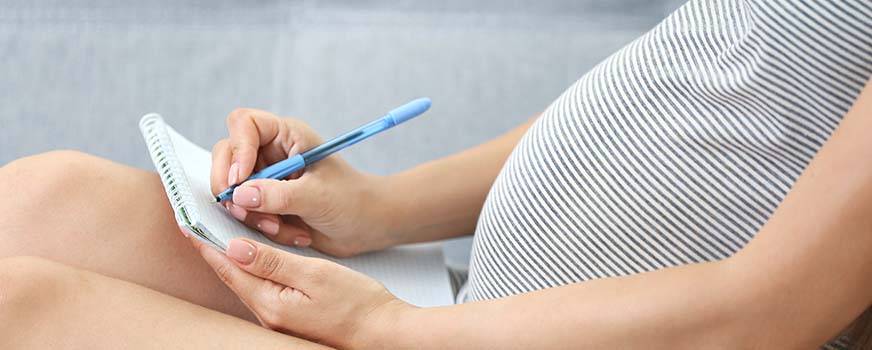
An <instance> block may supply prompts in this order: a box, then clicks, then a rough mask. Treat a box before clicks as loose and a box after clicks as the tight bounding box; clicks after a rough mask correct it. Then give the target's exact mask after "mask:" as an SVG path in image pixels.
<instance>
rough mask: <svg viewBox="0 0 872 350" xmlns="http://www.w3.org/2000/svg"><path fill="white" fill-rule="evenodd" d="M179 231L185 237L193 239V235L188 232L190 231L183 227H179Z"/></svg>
mask: <svg viewBox="0 0 872 350" xmlns="http://www.w3.org/2000/svg"><path fill="white" fill-rule="evenodd" d="M179 231H182V234H183V235H185V238H188V237H191V233H190V232H188V229H187V228H186V227H184V226H182V225H179Z"/></svg>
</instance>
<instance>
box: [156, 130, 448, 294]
mask: <svg viewBox="0 0 872 350" xmlns="http://www.w3.org/2000/svg"><path fill="white" fill-rule="evenodd" d="M164 125H165V126H166V129H167V132H168V134H169V136H170V139H171V140H172V143H173V147H174V148H175V152H176V157H177V158H178V160H179V161H180V163H181V164H182V167H183V169H184V171H185V174H186V175H187V176H186V177H187V179H188V182H189V186H190V189H191V192H192V195H193V198H194V199H195V203H196V206H197V213H198V215H199V217H198V218H197V219H198V221H199V224H200V225H201V227H202V228H205V230H206V231H208V233H209V234H211V235H212V236H213V237H214V238H215V239H216V240H217V241H220V242H222V243H223V245H224V246H225V247H226V245H227V243H228V242H229V241H230V240H231V239H233V238H236V237H245V238H249V239H252V240H255V241H258V242H262V243H265V244H269V245H271V246H274V247H278V248H280V249H283V250H286V251H289V252H291V253H294V254H300V255H305V256H312V257H319V258H324V259H328V260H332V261H335V262H338V263H340V264H342V265H345V266H347V267H349V268H351V269H354V270H356V271H359V272H362V273H364V274H366V275H369V276H370V277H372V278H375V279H376V280H378V281H379V282H381V283H382V284H383V285H384V286H385V287H386V288H387V289H388V290H389V291H391V293H393V294H394V295H396V296H397V297H398V298H400V299H402V300H404V301H406V302H409V303H411V304H414V305H417V306H422V307H426V306H441V305H450V304H452V303H453V293H452V291H451V282H450V281H449V279H448V273H447V270H446V267H445V263H444V260H443V257H442V249H441V246H440V245H439V244H438V243H426V244H415V245H408V246H403V247H396V248H392V249H388V250H385V251H381V252H375V253H369V254H364V255H360V256H355V257H351V258H345V259H337V258H333V257H330V256H327V255H324V254H321V253H319V252H317V251H315V250H312V249H298V248H292V247H286V246H282V245H279V244H276V243H273V242H272V241H270V240H268V239H266V238H265V237H264V236H263V235H261V234H260V233H259V232H257V231H255V230H253V229H251V228H249V227H247V226H245V225H243V224H242V223H240V222H239V221H237V220H236V219H235V218H233V216H231V215H230V213H228V212H227V210H225V209H224V208H223V207H222V206H221V205H220V204H218V203H215V202H213V201H212V198H213V195H212V192H211V191H210V186H209V182H210V179H209V177H210V169H211V161H212V157H211V153H210V152H208V151H206V150H205V149H203V148H201V147H199V146H197V145H196V144H194V143H192V142H190V141H188V140H187V139H186V138H185V137H183V136H182V135H180V134H179V133H177V132H176V131H175V130H173V129H172V128H171V127H169V125H166V124H164Z"/></svg>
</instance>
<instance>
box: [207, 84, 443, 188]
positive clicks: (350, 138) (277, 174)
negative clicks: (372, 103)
mask: <svg viewBox="0 0 872 350" xmlns="http://www.w3.org/2000/svg"><path fill="white" fill-rule="evenodd" d="M429 108H430V99H429V98H427V97H423V98H419V99H417V100H414V101H411V102H409V103H406V104H404V105H402V106H399V107H397V108H394V109H393V110H391V111H390V112H388V114H386V115H385V116H384V117H381V118H378V119H376V120H374V121H372V122H370V123H369V124H365V125H363V126H361V127H359V128H357V129H354V130H352V131H349V132H347V133H345V135H342V136H339V137H337V138H334V139H332V140H330V141H327V142H325V143H323V144H321V145H320V146H318V147H315V148H313V149H310V150H308V151H306V152H303V154H298V155H295V156H293V157H290V158H288V159H285V160H283V161H281V162H278V163H275V164H273V165H270V166H268V167H266V168H264V169H263V170H261V171H258V172H257V173H255V174H253V175H251V176H250V177H248V180H252V179H279V180H280V179H284V178H286V177H288V176H289V175H291V174H293V173H295V172H297V171H299V170H302V169H303V168H305V167H307V166H309V165H312V164H314V163H315V162H317V161H319V160H321V159H324V158H325V157H327V156H329V155H331V154H333V153H336V152H339V150H341V149H343V148H345V147H348V146H351V145H353V144H355V143H358V142H360V141H363V140H365V139H367V138H368V137H370V136H372V135H375V134H378V133H380V132H382V131H385V130H387V129H390V128H392V127H394V126H397V125H399V124H400V123H402V122H404V121H407V120H409V119H412V118H414V117H417V116H418V115H420V114H421V113H424V112H426V111H427V109H429ZM237 186H239V185H233V186H230V188H228V189H226V190H224V192H221V193H220V194H218V196H216V197H215V200H216V201H218V202H224V201H227V200H230V199H231V198H233V190H234V189H236V187H237Z"/></svg>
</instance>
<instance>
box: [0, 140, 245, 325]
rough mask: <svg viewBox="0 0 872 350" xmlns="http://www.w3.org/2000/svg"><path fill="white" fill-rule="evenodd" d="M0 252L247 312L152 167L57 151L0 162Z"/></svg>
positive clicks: (219, 308)
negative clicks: (184, 227)
mask: <svg viewBox="0 0 872 350" xmlns="http://www.w3.org/2000/svg"><path fill="white" fill-rule="evenodd" d="M0 184H2V186H0V198H3V201H0V242H2V243H0V258H3V257H10V256H20V255H35V256H40V257H44V258H47V259H49V260H53V261H57V262H60V263H63V264H66V265H70V266H74V267H78V268H81V269H85V270H90V271H94V272H96V273H99V274H103V275H106V276H109V277H113V278H117V279H122V280H126V281H130V282H133V283H137V284H140V285H142V286H145V287H148V288H151V289H154V290H157V291H160V292H163V293H166V294H169V295H171V296H174V297H177V298H181V299H184V300H188V301H191V302H193V303H195V304H199V305H202V306H205V307H207V308H210V309H214V310H217V311H221V312H224V313H227V314H230V315H234V316H237V317H242V318H245V319H249V320H254V317H253V316H252V315H251V314H250V312H249V311H248V310H247V309H246V308H245V306H244V305H243V304H242V303H241V302H240V301H239V300H238V299H237V297H236V296H235V295H234V294H233V293H232V292H231V291H230V290H229V289H227V288H226V287H225V286H224V284H222V283H221V281H219V280H218V278H216V277H215V274H214V273H213V272H212V270H211V269H210V268H209V267H208V266H207V265H206V264H205V263H204V262H203V261H202V259H201V258H200V256H199V255H198V254H197V253H196V252H195V251H194V250H193V249H192V248H191V247H190V243H189V242H188V241H187V240H186V239H185V238H184V237H183V236H182V235H181V233H180V232H179V229H178V226H177V225H176V223H175V221H174V219H173V213H172V210H171V208H170V207H169V204H168V202H167V199H166V195H165V194H164V192H163V187H162V186H161V184H160V179H159V178H158V177H157V175H156V174H154V173H150V172H147V171H142V170H139V169H135V168H131V167H128V166H124V165H120V164H117V163H112V162H109V161H106V160H103V159H100V158H96V157H93V156H89V155H86V154H83V153H79V152H72V151H57V152H50V153H45V154H41V155H37V156H33V157H28V158H23V159H20V160H17V161H14V162H12V163H9V164H8V165H6V166H5V167H3V168H0Z"/></svg>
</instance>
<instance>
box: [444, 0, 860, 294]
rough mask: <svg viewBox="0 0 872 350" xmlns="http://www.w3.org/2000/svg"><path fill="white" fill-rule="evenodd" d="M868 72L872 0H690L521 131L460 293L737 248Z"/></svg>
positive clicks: (630, 270) (529, 286) (509, 288)
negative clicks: (465, 282)
mask: <svg viewBox="0 0 872 350" xmlns="http://www.w3.org/2000/svg"><path fill="white" fill-rule="evenodd" d="M870 74H872V1H869V0H845V1H826V0H804V1H758V0H744V1H743V0H693V1H690V2H689V3H687V4H685V5H684V6H682V7H681V8H679V9H678V10H676V11H675V12H674V13H673V14H671V15H670V16H669V17H668V18H666V19H665V20H664V21H663V22H661V23H660V24H658V25H657V26H656V27H655V28H653V29H652V30H651V31H650V32H648V33H646V34H645V35H643V36H642V37H640V38H638V39H636V40H635V41H633V42H631V43H629V44H628V45H627V46H625V47H624V48H623V49H621V50H619V51H618V52H616V53H615V54H613V55H612V56H610V57H609V58H607V59H606V60H605V61H603V62H602V63H600V64H599V65H597V66H596V67H594V68H593V69H592V70H591V71H590V72H588V73H587V74H585V75H584V76H583V77H581V79H579V80H578V81H577V82H576V83H575V84H574V85H572V86H571V87H569V89H567V90H566V91H565V92H564V93H563V94H562V95H561V96H560V97H559V98H558V99H557V100H555V101H554V102H553V103H552V104H551V105H550V106H549V107H548V108H547V109H546V110H545V111H544V113H543V114H542V116H541V117H540V118H539V120H537V121H536V122H535V123H534V124H533V126H532V127H531V128H530V129H529V131H528V132H527V134H526V135H524V137H523V138H522V139H521V140H520V142H519V143H518V145H517V147H516V148H515V150H514V151H513V152H512V155H511V156H510V157H509V159H508V161H507V162H506V164H505V165H504V167H503V169H502V171H501V173H500V174H499V176H498V177H497V179H496V182H495V183H494V185H493V188H492V189H491V191H490V194H489V195H488V197H487V200H486V202H485V205H484V208H483V210H482V214H481V217H480V218H479V222H478V226H477V228H476V233H475V240H474V244H473V253H472V259H471V263H470V273H469V279H468V281H467V284H466V285H465V286H464V287H463V288H462V290H461V293H460V295H459V297H458V299H459V300H458V301H459V302H463V301H474V300H484V299H492V298H499V297H503V296H508V295H513V294H518V293H524V292H529V291H534V290H538V289H543V288H550V287H556V286H561V285H566V284H570V283H576V282H581V281H586V280H591V279H597V278H602V277H609V276H621V275H627V274H635V273H640V272H644V271H651V270H657V269H661V268H665V267H670V266H676V265H683V264H689V263H696V262H705V261H714V260H719V259H723V258H726V257H728V256H730V255H732V254H733V253H735V252H736V251H738V250H739V249H741V248H742V246H744V245H745V244H746V243H747V242H748V241H749V240H750V239H751V238H753V237H754V235H755V234H756V233H757V232H758V230H759V229H760V228H761V227H762V226H763V224H764V223H765V222H766V221H767V219H769V217H770V216H771V215H772V213H773V211H774V210H775V208H776V207H777V206H778V204H779V203H780V202H781V200H782V199H783V198H784V197H785V195H786V194H787V192H788V191H789V190H790V188H791V187H792V186H793V184H794V182H795V181H796V179H797V178H798V177H799V175H800V173H802V171H803V169H805V167H806V166H807V165H808V164H809V162H810V160H811V159H812V157H813V156H814V155H815V153H816V152H817V151H818V149H819V148H820V147H821V145H823V143H824V142H825V141H826V140H827V138H828V137H829V136H830V134H831V133H832V132H833V130H834V129H835V128H836V126H837V125H838V124H839V122H840V121H841V119H842V117H843V116H844V115H845V113H846V112H847V110H848V109H849V107H850V106H851V105H852V103H853V102H854V100H855V99H856V97H857V95H858V94H859V92H860V89H861V88H862V87H863V85H864V84H865V83H866V81H867V80H868V79H869V78H870Z"/></svg>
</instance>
